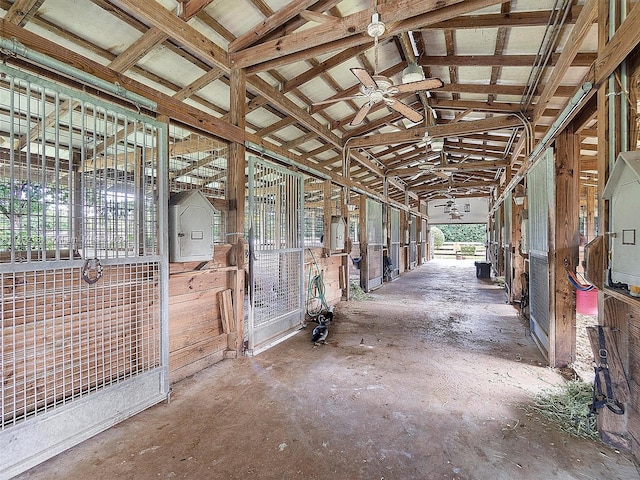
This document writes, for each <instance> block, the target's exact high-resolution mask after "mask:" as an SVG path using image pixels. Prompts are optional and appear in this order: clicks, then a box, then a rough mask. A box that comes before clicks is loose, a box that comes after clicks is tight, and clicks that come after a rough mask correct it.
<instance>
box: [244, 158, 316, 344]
mask: <svg viewBox="0 0 640 480" xmlns="http://www.w3.org/2000/svg"><path fill="white" fill-rule="evenodd" d="M303 191H304V188H303V182H302V175H300V174H298V173H295V172H292V171H289V170H287V169H284V168H282V167H279V166H277V165H274V164H271V163H268V162H265V161H262V160H259V159H255V158H250V161H249V222H250V223H249V244H250V249H251V253H250V260H249V264H250V282H249V283H250V300H249V306H250V308H249V316H248V322H247V323H248V324H247V326H246V327H247V328H246V332H247V337H246V340H247V342H248V353H249V354H256V353H258V351H260V350H263V349H264V348H268V347H269V346H270V345H272V344H274V342H277V341H278V340H279V339H281V338H283V336H285V335H286V334H287V333H288V332H290V331H291V330H292V329H293V328H294V327H297V326H299V325H300V324H301V323H302V321H303V319H304V292H303V285H304V278H303V276H304V270H303V261H304V258H303V241H302V238H303V224H304V223H303V218H302V214H303Z"/></svg>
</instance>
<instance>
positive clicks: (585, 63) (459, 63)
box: [419, 53, 597, 67]
mask: <svg viewBox="0 0 640 480" xmlns="http://www.w3.org/2000/svg"><path fill="white" fill-rule="evenodd" d="M559 58H560V54H559V53H554V54H553V55H552V56H551V62H550V65H552V66H553V65H555V64H556V63H557V62H558V59H559ZM596 58H597V55H596V54H594V53H578V54H577V55H576V57H575V58H574V60H573V63H572V64H571V66H572V67H589V66H591V65H592V64H593V62H595V61H596ZM535 60H536V56H535V55H428V56H423V57H420V62H419V64H420V65H422V66H423V67H433V66H456V67H477V66H483V67H531V66H533V64H534V62H535Z"/></svg>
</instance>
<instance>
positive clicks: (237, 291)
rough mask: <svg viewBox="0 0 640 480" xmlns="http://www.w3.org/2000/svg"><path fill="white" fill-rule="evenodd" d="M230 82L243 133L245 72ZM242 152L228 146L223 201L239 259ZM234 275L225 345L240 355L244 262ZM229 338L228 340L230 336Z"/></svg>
mask: <svg viewBox="0 0 640 480" xmlns="http://www.w3.org/2000/svg"><path fill="white" fill-rule="evenodd" d="M230 78H231V82H230V95H231V98H230V109H229V115H230V121H231V124H232V125H235V126H238V127H240V128H242V129H243V130H244V128H245V125H246V119H245V115H246V77H245V71H244V70H242V69H238V68H234V69H232V70H231V76H230ZM246 164H247V161H246V158H245V148H244V144H242V143H235V142H234V143H231V144H230V145H229V158H228V160H227V191H226V192H227V201H228V204H229V212H228V216H227V232H229V237H228V239H229V240H228V241H229V243H231V244H232V245H234V247H235V248H237V250H238V252H239V255H243V258H244V245H245V240H244V233H243V232H244V214H245V183H246V179H245V169H246ZM238 263H239V264H241V265H239V266H238V269H237V270H236V271H235V282H234V289H233V310H234V315H235V318H236V338H235V341H234V342H233V344H229V345H227V348H228V349H229V350H235V351H236V353H237V354H238V355H240V354H242V345H243V341H244V292H245V284H244V278H245V271H244V262H238ZM231 337H232V336H231Z"/></svg>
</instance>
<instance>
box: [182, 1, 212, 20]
mask: <svg viewBox="0 0 640 480" xmlns="http://www.w3.org/2000/svg"><path fill="white" fill-rule="evenodd" d="M212 2H213V0H189V1H188V2H183V5H184V10H183V11H182V12H181V14H180V18H182V19H183V20H184V21H188V20H190V19H191V18H193V17H195V16H196V15H197V14H198V13H200V12H201V11H202V10H204V9H205V8H206V7H207V6H208V5H209V4H210V3H212Z"/></svg>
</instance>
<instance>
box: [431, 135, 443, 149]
mask: <svg viewBox="0 0 640 480" xmlns="http://www.w3.org/2000/svg"><path fill="white" fill-rule="evenodd" d="M443 149H444V138H432V139H431V150H433V151H434V152H441V151H442V150H443Z"/></svg>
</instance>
